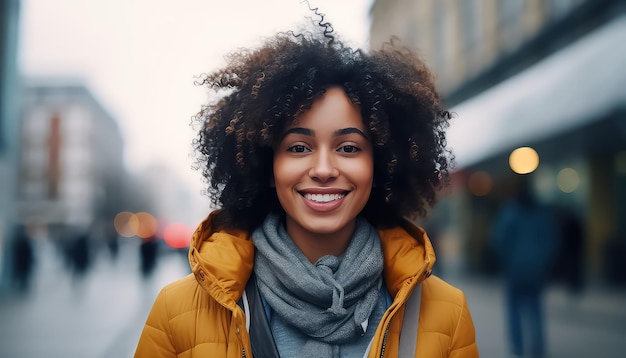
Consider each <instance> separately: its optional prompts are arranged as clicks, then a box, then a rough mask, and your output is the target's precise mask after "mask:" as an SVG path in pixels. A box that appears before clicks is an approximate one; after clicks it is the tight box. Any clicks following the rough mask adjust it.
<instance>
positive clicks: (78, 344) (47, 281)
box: [0, 240, 626, 358]
mask: <svg viewBox="0 0 626 358" xmlns="http://www.w3.org/2000/svg"><path fill="white" fill-rule="evenodd" d="M37 250H38V251H37V253H38V256H37V257H38V258H39V261H38V265H37V269H36V271H35V272H34V276H33V282H32V284H33V285H32V287H31V289H30V290H29V291H28V292H26V293H21V294H20V293H13V294H11V295H7V296H4V297H2V298H1V300H0V317H2V319H1V320H0V357H6V358H30V357H42V356H45V357H48V358H57V357H58V358H74V357H76V358H78V357H81V358H105V357H132V355H133V353H134V349H135V346H136V343H137V340H138V338H139V335H140V334H141V330H142V328H143V324H144V321H145V318H146V316H147V314H148V311H149V309H150V307H151V305H152V302H153V300H154V298H155V297H156V294H157V293H158V290H159V289H160V288H161V287H162V286H163V285H165V284H166V283H168V282H171V281H173V280H176V279H178V278H180V277H183V276H184V275H186V274H187V273H189V268H188V264H187V261H186V255H185V254H184V252H180V251H165V252H162V253H161V255H160V256H159V259H158V263H157V265H156V267H155V269H154V272H153V273H152V275H151V276H150V277H147V278H146V277H144V276H143V275H142V273H141V270H140V267H139V241H133V240H127V241H124V242H123V243H122V244H121V247H120V254H119V256H118V257H117V259H116V260H113V259H112V257H110V256H109V254H108V252H107V251H102V252H101V253H100V254H99V255H98V256H96V259H95V261H94V263H93V267H92V268H91V269H90V270H89V271H87V272H85V274H84V276H81V277H76V276H73V274H71V273H70V272H68V270H67V269H66V267H65V266H64V264H63V262H62V261H61V260H59V259H58V255H57V254H56V252H55V251H54V249H53V248H52V247H49V246H47V244H46V243H45V242H42V243H41V245H40V246H38V247H37ZM442 264H444V263H442ZM444 278H445V279H446V280H448V281H449V282H450V283H452V284H454V285H456V286H457V287H459V288H461V289H463V290H464V291H465V294H466V295H467V300H468V304H469V306H470V310H471V313H472V316H473V320H474V324H475V326H476V336H477V342H478V347H479V351H480V354H481V357H484V358H503V357H507V353H506V338H505V329H504V328H505V321H504V318H503V312H504V308H503V302H502V291H501V287H500V284H499V282H498V281H497V280H495V279H493V278H481V277H476V276H464V275H461V274H459V273H453V272H450V273H449V274H447V275H444ZM546 316H547V317H546V324H547V342H548V352H549V355H548V357H551V358H566V357H567V358H578V357H581V358H582V357H603V358H613V357H615V358H618V357H622V355H623V352H624V351H626V291H624V290H623V289H622V290H619V289H610V288H603V287H594V286H589V287H588V288H587V289H586V290H585V291H583V292H582V293H581V295H580V296H579V297H572V296H571V295H570V294H569V293H567V291H566V290H565V289H563V288H562V287H559V286H551V287H550V289H549V290H548V294H547V297H546Z"/></svg>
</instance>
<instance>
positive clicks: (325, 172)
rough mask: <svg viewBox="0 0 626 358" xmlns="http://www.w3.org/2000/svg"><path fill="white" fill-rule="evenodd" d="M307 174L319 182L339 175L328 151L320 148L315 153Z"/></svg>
mask: <svg viewBox="0 0 626 358" xmlns="http://www.w3.org/2000/svg"><path fill="white" fill-rule="evenodd" d="M309 176H310V177H311V178H313V179H314V180H318V181H320V182H327V181H329V180H333V179H335V178H337V176H339V170H338V169H337V167H336V165H335V163H334V160H333V158H332V154H331V153H330V152H329V151H326V150H321V151H318V152H317V153H316V155H315V158H314V162H313V165H312V167H311V169H310V170H309Z"/></svg>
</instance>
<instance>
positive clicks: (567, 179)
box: [556, 168, 580, 193]
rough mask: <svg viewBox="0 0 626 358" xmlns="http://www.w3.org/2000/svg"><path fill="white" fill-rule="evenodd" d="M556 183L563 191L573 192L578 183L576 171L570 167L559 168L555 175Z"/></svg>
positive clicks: (578, 178)
mask: <svg viewBox="0 0 626 358" xmlns="http://www.w3.org/2000/svg"><path fill="white" fill-rule="evenodd" d="M556 184H557V186H558V187H559V189H561V191H562V192H564V193H571V192H574V191H575V190H576V189H578V186H579V185H580V177H579V176H578V172H576V170H574V169H572V168H564V169H561V171H559V174H558V175H557V177H556Z"/></svg>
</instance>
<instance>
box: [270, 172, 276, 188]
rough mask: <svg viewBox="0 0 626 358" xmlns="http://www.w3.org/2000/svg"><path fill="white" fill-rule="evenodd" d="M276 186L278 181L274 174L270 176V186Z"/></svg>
mask: <svg viewBox="0 0 626 358" xmlns="http://www.w3.org/2000/svg"><path fill="white" fill-rule="evenodd" d="M275 187H276V181H274V176H273V175H272V176H271V177H270V188H275Z"/></svg>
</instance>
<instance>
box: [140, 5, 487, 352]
mask: <svg viewBox="0 0 626 358" xmlns="http://www.w3.org/2000/svg"><path fill="white" fill-rule="evenodd" d="M228 59H229V62H228V64H227V66H225V67H224V68H222V69H220V70H217V71H214V72H211V73H209V74H207V75H206V76H205V77H204V79H203V81H202V83H203V84H205V85H206V86H207V87H209V88H210V89H212V91H213V92H212V94H213V97H212V100H211V101H210V102H209V103H207V104H206V105H205V106H204V107H203V110H202V111H201V112H200V113H199V114H198V115H197V117H196V119H197V122H198V123H199V124H200V126H199V128H200V130H199V132H198V136H197V138H196V141H195V142H194V144H195V148H196V150H197V154H198V156H197V158H196V159H197V166H198V168H200V169H201V170H202V173H203V175H204V177H205V178H206V180H207V183H208V186H209V188H208V192H209V194H210V196H211V198H212V200H213V201H214V204H215V205H216V206H217V207H219V209H217V210H216V211H214V212H212V213H210V214H209V216H208V217H207V219H206V220H205V221H204V222H202V223H201V224H200V225H199V227H198V229H197V230H196V232H195V233H194V235H193V237H192V242H191V245H190V251H189V262H190V265H191V268H192V271H193V273H192V274H191V275H189V276H188V277H186V278H183V279H181V280H179V281H177V282H175V283H172V284H170V285H168V286H166V287H165V288H163V290H162V291H161V293H160V294H159V296H158V297H157V298H156V301H155V303H154V306H153V308H152V311H151V313H150V314H149V316H148V318H147V321H146V326H145V328H144V331H143V333H142V336H141V338H140V341H139V343H138V346H137V352H136V357H154V356H159V357H190V356H207V357H208V356H214V357H249V356H254V357H279V356H282V357H298V356H299V357H383V356H385V357H397V356H399V352H400V351H401V350H402V351H403V352H404V351H405V350H408V351H412V352H415V353H411V354H410V356H413V354H414V356H415V357H418V356H419V357H434V356H436V357H451V356H454V357H457V358H463V357H468V358H473V357H478V351H477V348H476V344H475V337H474V327H473V324H472V319H471V316H470V313H469V309H468V308H467V304H466V302H465V296H464V295H463V293H462V292H461V291H460V290H458V289H456V288H454V287H452V286H450V285H448V284H447V283H445V282H444V281H442V280H441V279H439V278H437V277H435V276H432V275H431V270H432V267H433V265H434V262H435V255H434V251H433V248H432V245H431V244H430V241H429V239H428V237H427V235H426V233H425V232H424V230H423V229H421V228H420V227H417V226H416V225H415V224H413V223H412V222H411V221H410V220H409V218H413V217H416V216H418V215H420V214H424V213H425V212H426V209H427V208H428V207H429V206H431V205H433V204H434V203H435V195H436V191H437V190H438V189H440V188H442V187H443V186H444V185H445V184H446V182H447V179H448V165H449V162H450V153H449V151H448V149H447V148H446V146H445V143H446V140H445V129H446V127H447V125H448V119H449V118H448V116H447V112H445V111H444V110H443V109H442V108H441V107H440V103H439V96H438V94H437V92H436V91H435V88H434V85H433V78H432V75H431V73H430V71H429V70H428V69H427V68H426V66H425V65H424V63H423V62H422V61H421V60H420V59H419V58H417V57H416V56H415V55H414V54H413V52H411V51H409V50H408V49H406V48H403V47H401V46H398V45H397V44H393V43H390V44H386V45H385V47H384V48H383V49H382V50H380V51H374V52H372V53H366V52H364V51H356V50H354V49H352V48H350V47H348V46H346V45H345V44H343V43H342V42H341V41H339V40H338V38H336V37H335V34H334V32H333V30H332V27H331V26H330V24H328V23H325V22H324V18H323V17H322V16H320V17H319V19H318V21H315V22H314V23H313V24H312V27H311V29H310V30H308V31H303V32H300V33H293V32H283V33H278V34H277V35H275V36H274V37H272V38H270V39H268V40H267V41H266V42H265V43H264V44H263V45H262V46H261V47H259V48H256V49H243V50H239V51H237V52H234V53H232V54H231V55H230V56H229V57H228ZM422 287H423V289H422ZM415 300H417V302H421V304H422V309H421V310H419V309H416V310H413V307H415V306H413V305H412V304H409V302H415ZM407 306H409V307H411V309H406V307H407ZM405 311H406V313H405ZM418 322H419V324H420V329H419V330H418V329H417V324H418ZM404 327H407V328H406V330H405V328H404ZM403 332H405V337H406V336H409V339H408V340H403V341H402V343H401V341H400V336H401V334H402V333H403ZM416 334H417V337H415V335H416ZM407 342H408V343H407ZM416 342H417V343H416ZM407 344H408V345H409V346H412V347H410V348H406V345H407ZM403 356H405V355H403Z"/></svg>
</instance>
